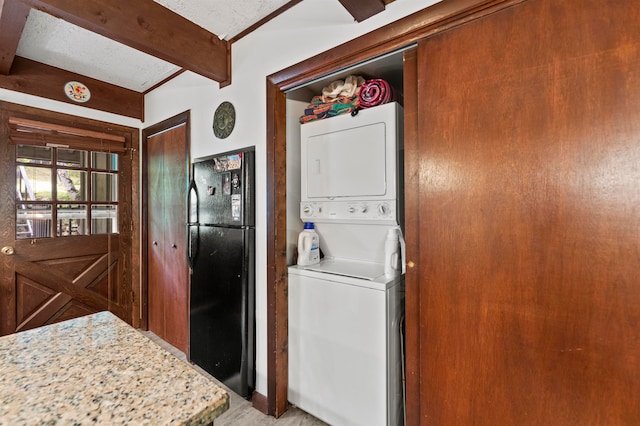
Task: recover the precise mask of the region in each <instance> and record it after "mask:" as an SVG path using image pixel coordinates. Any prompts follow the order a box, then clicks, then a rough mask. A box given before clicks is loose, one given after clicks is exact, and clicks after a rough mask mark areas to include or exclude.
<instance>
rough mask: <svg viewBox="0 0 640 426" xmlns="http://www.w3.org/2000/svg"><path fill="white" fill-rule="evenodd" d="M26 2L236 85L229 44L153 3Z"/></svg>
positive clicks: (145, 0) (142, 0)
mask: <svg viewBox="0 0 640 426" xmlns="http://www.w3.org/2000/svg"><path fill="white" fill-rule="evenodd" d="M20 1H22V2H23V3H24V4H26V5H28V6H30V7H33V8H35V9H38V10H41V11H43V12H45V13H48V14H50V15H53V16H55V17H57V18H60V19H63V20H65V21H67V22H69V23H71V24H73V25H77V26H79V27H82V28H84V29H86V30H88V31H91V32H94V33H97V34H100V35H102V36H104V37H107V38H110V39H112V40H115V41H117V42H120V43H122V44H125V45H127V46H130V47H132V48H134V49H136V50H139V51H141V52H145V53H147V54H149V55H152V56H155V57H157V58H160V59H163V60H165V61H167V62H170V63H172V64H174V65H177V66H180V67H182V68H186V69H188V70H190V71H193V72H194V73H196V74H200V75H202V76H204V77H207V78H210V79H212V80H214V81H217V82H219V83H228V82H229V81H230V77H231V75H230V60H231V59H230V56H231V47H230V44H229V42H227V41H225V40H220V39H219V38H218V36H216V35H215V34H213V33H211V32H209V31H207V30H205V29H204V28H202V27H200V26H198V25H196V24H195V23H193V22H191V21H189V20H187V19H186V18H183V17H182V16H180V15H178V14H177V13H175V12H173V11H171V10H169V9H167V8H166V7H164V6H161V5H160V4H158V3H156V2H155V1H153V0H135V1H126V2H125V1H119V2H116V1H110V0H20Z"/></svg>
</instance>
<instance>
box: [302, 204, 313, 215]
mask: <svg viewBox="0 0 640 426" xmlns="http://www.w3.org/2000/svg"><path fill="white" fill-rule="evenodd" d="M302 213H304V214H305V215H307V216H311V215H312V214H313V207H311V205H309V204H305V205H304V206H303V207H302Z"/></svg>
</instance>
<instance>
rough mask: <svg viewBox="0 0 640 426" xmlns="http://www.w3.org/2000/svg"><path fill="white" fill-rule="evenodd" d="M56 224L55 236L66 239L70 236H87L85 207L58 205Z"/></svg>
mask: <svg viewBox="0 0 640 426" xmlns="http://www.w3.org/2000/svg"><path fill="white" fill-rule="evenodd" d="M57 213H58V223H57V224H56V235H57V236H58V237H67V236H71V235H87V234H88V233H89V229H87V206H80V205H77V204H58V212H57Z"/></svg>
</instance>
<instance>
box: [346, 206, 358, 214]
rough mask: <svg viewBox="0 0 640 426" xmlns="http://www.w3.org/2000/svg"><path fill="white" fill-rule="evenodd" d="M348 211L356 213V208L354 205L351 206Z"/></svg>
mask: <svg viewBox="0 0 640 426" xmlns="http://www.w3.org/2000/svg"><path fill="white" fill-rule="evenodd" d="M347 211H348V212H349V213H355V212H356V208H355V207H354V206H349V207H347Z"/></svg>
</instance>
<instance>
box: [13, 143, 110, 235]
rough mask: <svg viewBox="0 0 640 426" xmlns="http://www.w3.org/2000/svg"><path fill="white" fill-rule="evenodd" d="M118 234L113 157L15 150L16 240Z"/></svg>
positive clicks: (43, 149)
mask: <svg viewBox="0 0 640 426" xmlns="http://www.w3.org/2000/svg"><path fill="white" fill-rule="evenodd" d="M117 232H118V155H117V154H114V153H108V152H97V151H86V150H79V149H68V148H57V147H50V146H38V145H20V144H18V145H16V238H17V239H30V238H56V237H67V236H73V235H96V234H113V233H117Z"/></svg>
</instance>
